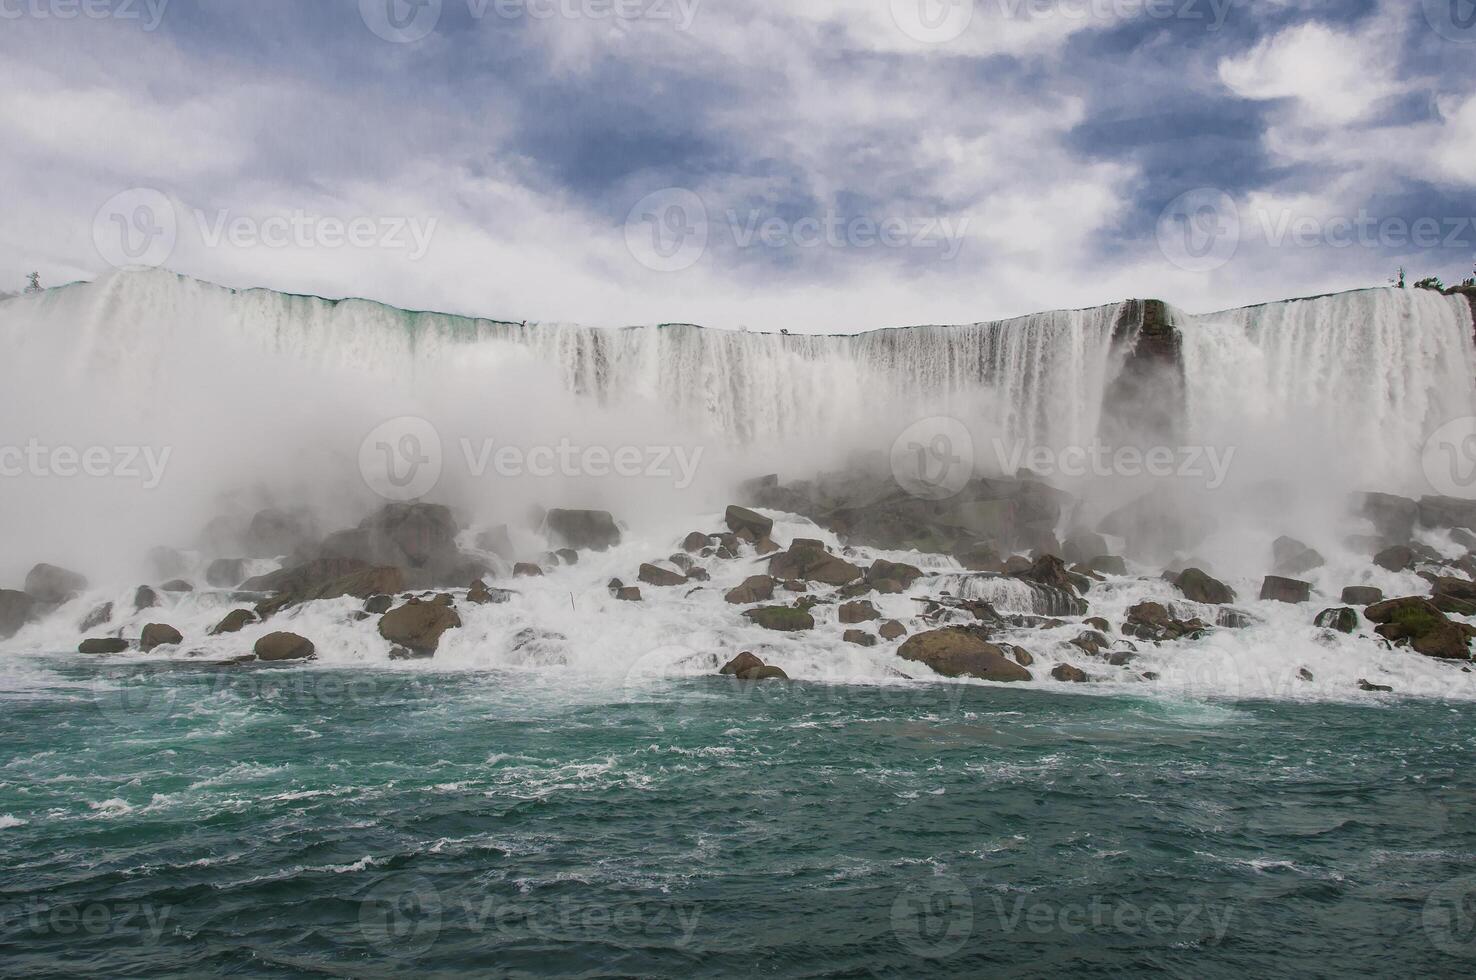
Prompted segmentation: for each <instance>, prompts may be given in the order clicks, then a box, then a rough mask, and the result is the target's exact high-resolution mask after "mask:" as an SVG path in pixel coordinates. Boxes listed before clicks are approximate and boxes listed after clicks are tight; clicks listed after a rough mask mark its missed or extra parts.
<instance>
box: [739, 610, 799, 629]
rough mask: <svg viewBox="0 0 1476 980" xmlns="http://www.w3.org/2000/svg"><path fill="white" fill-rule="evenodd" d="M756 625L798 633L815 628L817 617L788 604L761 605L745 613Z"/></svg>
mask: <svg viewBox="0 0 1476 980" xmlns="http://www.w3.org/2000/svg"><path fill="white" fill-rule="evenodd" d="M743 615H744V616H745V617H747V618H748V619H749V620H751V621H752V622H753V623H754V625H756V626H762V627H763V628H764V629H766V630H775V631H778V632H781V633H798V632H801V631H803V630H812V629H814V628H815V617H813V616H811V615H810V614H809V613H808V612H806V611H805V610H803V609H791V608H790V607H788V606H760V607H759V608H757V609H750V610H748V611H747V612H745V613H744V614H743Z"/></svg>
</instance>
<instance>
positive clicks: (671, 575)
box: [638, 563, 687, 589]
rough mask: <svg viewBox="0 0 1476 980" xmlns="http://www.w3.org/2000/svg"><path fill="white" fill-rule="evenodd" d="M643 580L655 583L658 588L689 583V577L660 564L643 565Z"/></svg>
mask: <svg viewBox="0 0 1476 980" xmlns="http://www.w3.org/2000/svg"><path fill="white" fill-rule="evenodd" d="M638 577H639V578H640V580H641V581H642V582H645V583H646V584H647V585H654V586H656V587H657V588H662V589H670V588H675V587H677V586H679V585H686V584H687V577H686V576H685V575H680V574H678V573H676V572H673V571H670V570H668V569H665V568H662V567H661V566H660V565H652V564H649V563H648V564H645V565H642V566H641V571H640V575H639V576H638Z"/></svg>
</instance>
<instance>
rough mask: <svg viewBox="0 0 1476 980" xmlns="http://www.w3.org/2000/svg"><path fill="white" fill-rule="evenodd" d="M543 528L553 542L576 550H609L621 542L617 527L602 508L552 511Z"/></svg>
mask: <svg viewBox="0 0 1476 980" xmlns="http://www.w3.org/2000/svg"><path fill="white" fill-rule="evenodd" d="M544 527H545V528H546V529H547V531H548V533H549V536H550V537H552V538H553V539H554V540H555V542H556V543H558V544H560V545H562V546H564V547H568V548H574V549H576V550H578V551H584V550H591V551H608V550H610V549H611V548H613V547H615V546H616V545H618V544H620V528H619V527H618V526H617V525H616V524H615V518H614V517H612V516H611V515H610V512H609V511H604V510H551V511H549V512H548V516H547V517H546V518H544Z"/></svg>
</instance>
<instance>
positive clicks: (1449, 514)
mask: <svg viewBox="0 0 1476 980" xmlns="http://www.w3.org/2000/svg"><path fill="white" fill-rule="evenodd" d="M1419 509H1420V524H1421V525H1423V526H1424V527H1433V528H1446V527H1463V528H1466V529H1467V530H1472V531H1476V500H1460V499H1458V498H1455V497H1421V498H1420V502H1419ZM27 591H29V590H27Z"/></svg>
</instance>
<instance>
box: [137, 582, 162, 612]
mask: <svg viewBox="0 0 1476 980" xmlns="http://www.w3.org/2000/svg"><path fill="white" fill-rule="evenodd" d="M157 605H159V593H157V592H155V591H154V590H153V589H152V588H150V587H149V586H147V585H140V586H139V587H138V588H137V589H134V590H133V611H134V612H143V611H144V610H145V609H153V608H154V607H155V606H157Z"/></svg>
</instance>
